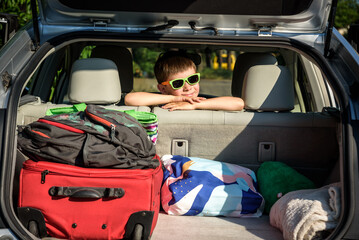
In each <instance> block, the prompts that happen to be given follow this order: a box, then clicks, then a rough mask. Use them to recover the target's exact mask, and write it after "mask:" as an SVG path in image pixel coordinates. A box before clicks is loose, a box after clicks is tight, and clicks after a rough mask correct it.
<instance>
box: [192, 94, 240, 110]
mask: <svg viewBox="0 0 359 240" xmlns="http://www.w3.org/2000/svg"><path fill="white" fill-rule="evenodd" d="M194 107H195V109H207V110H225V111H240V110H242V109H243V107H244V102H243V100H242V99H241V98H237V97H216V98H209V99H206V100H203V101H201V102H199V103H194Z"/></svg>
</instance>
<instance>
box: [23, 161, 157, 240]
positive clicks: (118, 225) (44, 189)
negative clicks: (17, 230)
mask: <svg viewBox="0 0 359 240" xmlns="http://www.w3.org/2000/svg"><path fill="white" fill-rule="evenodd" d="M156 157H157V156H156ZM158 160H159V159H158ZM159 161H160V160H159ZM162 179H163V172H162V165H161V164H160V166H159V167H157V168H156V169H98V168H96V169H95V168H82V167H77V166H72V165H66V164H61V163H53V162H46V161H39V162H34V161H32V160H27V161H25V162H24V165H23V169H22V170H21V176H20V193H19V208H18V214H19V218H20V220H21V221H22V222H23V224H24V225H25V226H26V227H28V229H29V230H30V232H35V233H36V234H38V236H39V237H45V236H51V237H57V238H62V239H122V238H126V239H127V238H135V239H136V238H138V239H148V238H149V237H150V235H151V234H152V231H153V229H154V227H155V225H156V222H157V217H158V212H159V207H160V188H161V184H162ZM45 225H46V227H45Z"/></svg>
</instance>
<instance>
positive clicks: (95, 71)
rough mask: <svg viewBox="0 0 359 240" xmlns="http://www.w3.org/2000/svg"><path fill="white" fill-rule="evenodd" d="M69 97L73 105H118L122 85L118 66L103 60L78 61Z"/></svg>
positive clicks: (73, 69) (73, 71) (70, 85)
mask: <svg viewBox="0 0 359 240" xmlns="http://www.w3.org/2000/svg"><path fill="white" fill-rule="evenodd" d="M68 95H69V100H70V102H71V103H82V102H84V103H88V104H114V103H118V102H119V101H120V100H121V83H120V78H119V75H118V70H117V67H116V64H115V63H114V62H113V61H111V60H108V59H102V58H87V59H79V60H76V61H75V62H74V64H73V66H72V71H71V76H70V84H69V92H68Z"/></svg>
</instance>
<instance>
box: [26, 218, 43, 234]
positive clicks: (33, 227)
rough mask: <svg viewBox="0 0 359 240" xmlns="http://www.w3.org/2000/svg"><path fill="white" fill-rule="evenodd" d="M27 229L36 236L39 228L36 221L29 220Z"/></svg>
mask: <svg viewBox="0 0 359 240" xmlns="http://www.w3.org/2000/svg"><path fill="white" fill-rule="evenodd" d="M28 230H29V232H31V233H32V234H33V235H35V236H36V237H39V236H40V234H39V228H38V227H37V223H36V221H29V226H28Z"/></svg>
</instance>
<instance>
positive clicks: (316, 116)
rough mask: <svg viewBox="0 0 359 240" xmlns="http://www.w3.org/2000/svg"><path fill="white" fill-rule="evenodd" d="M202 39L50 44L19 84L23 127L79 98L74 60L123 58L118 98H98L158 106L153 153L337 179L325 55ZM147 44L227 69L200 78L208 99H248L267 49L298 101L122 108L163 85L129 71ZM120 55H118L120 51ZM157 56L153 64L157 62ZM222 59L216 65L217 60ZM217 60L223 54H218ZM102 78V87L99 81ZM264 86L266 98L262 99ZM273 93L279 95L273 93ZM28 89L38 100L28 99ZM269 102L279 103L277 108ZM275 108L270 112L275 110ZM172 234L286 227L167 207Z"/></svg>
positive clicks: (334, 113)
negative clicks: (176, 212) (225, 107)
mask: <svg viewBox="0 0 359 240" xmlns="http://www.w3.org/2000/svg"><path fill="white" fill-rule="evenodd" d="M196 41H198V42H199V43H198V44H197V43H193V42H192V41H190V40H189V39H188V38H186V37H185V36H184V37H183V38H182V39H181V41H179V40H172V39H171V37H164V38H163V39H162V38H159V40H154V41H148V42H147V43H146V44H143V43H141V40H138V39H131V38H123V37H121V35H119V36H118V38H117V39H113V40H110V39H102V38H99V39H96V38H95V37H89V38H87V39H86V38H83V39H81V40H76V39H72V40H70V39H69V41H68V42H67V41H64V42H63V43H62V44H61V45H59V46H56V45H55V46H56V47H55V48H52V47H50V46H47V47H46V48H47V50H44V52H48V51H49V50H52V54H50V55H48V56H45V54H43V55H41V56H38V58H37V61H34V62H33V66H32V67H33V68H35V67H36V71H34V74H32V75H29V76H28V77H27V78H26V79H24V81H23V83H22V84H23V85H22V86H21V85H19V87H20V88H22V89H23V90H22V93H21V98H20V99H19V100H20V102H19V107H18V109H17V125H18V126H23V125H26V124H29V123H31V122H33V121H36V120H37V119H38V118H40V117H43V116H45V114H46V111H47V110H48V109H52V108H59V107H68V106H72V104H74V102H72V100H70V99H69V95H68V94H69V90H68V86H69V85H70V81H71V77H70V76H71V74H70V73H71V67H72V63H73V62H74V61H75V60H76V59H78V58H79V57H80V56H81V57H84V58H87V57H90V58H93V57H101V58H108V59H112V60H114V61H115V60H116V59H119V60H120V61H118V62H116V63H117V64H118V69H119V74H120V81H121V87H122V90H121V91H122V98H121V101H120V102H119V103H118V104H108V103H106V102H103V103H101V100H100V99H97V101H100V102H99V103H97V104H98V105H100V106H104V107H105V108H109V109H117V110H128V109H135V110H139V111H148V112H153V113H155V114H156V115H157V118H158V124H159V127H158V129H159V133H158V141H157V143H156V152H157V154H158V155H159V156H163V155H165V154H172V155H184V156H189V157H201V158H205V159H211V160H216V161H221V162H227V163H232V164H237V165H240V166H243V167H247V168H249V169H251V170H253V171H254V172H257V170H258V168H259V167H260V166H261V164H262V163H263V162H268V161H277V162H282V163H285V164H287V165H289V166H290V167H292V168H294V169H295V170H296V171H298V172H299V173H300V174H302V175H303V176H305V177H307V178H308V179H310V180H311V181H312V182H313V183H314V184H315V187H316V188H320V187H322V186H325V185H327V184H331V183H339V184H340V181H341V180H340V175H341V173H340V167H338V166H340V158H341V147H340V146H341V144H342V142H341V131H340V123H341V122H340V118H338V110H337V109H338V107H339V105H338V101H337V99H336V98H335V95H336V93H335V91H334V90H333V89H332V88H331V85H330V83H329V82H328V81H327V76H326V75H325V72H324V71H323V69H321V68H320V67H321V63H320V62H318V61H317V60H320V57H318V56H316V55H315V53H314V52H312V53H311V54H304V53H303V52H302V51H299V49H300V45H299V46H293V45H290V44H289V43H288V42H286V41H282V42H280V41H278V42H277V43H268V42H266V41H259V42H257V43H256V44H254V45H256V46H253V44H251V45H252V46H248V45H246V44H245V43H246V41H247V40H244V41H243V42H241V41H236V42H234V41H233V40H232V39H231V38H227V39H226V38H224V39H221V40H216V41H213V40H210V39H207V38H206V37H203V38H199V39H197V40H196ZM44 48H45V47H44ZM96 48H97V50H96ZM119 49H121V51H122V50H123V49H128V50H130V52H131V55H130V62H128V61H127V60H126V59H127V57H124V56H122V55H121V53H120V52H121V51H118V52H117V50H119ZM149 49H152V50H153V51H154V55H155V56H158V54H159V53H161V52H164V51H166V50H167V49H181V50H183V51H187V52H188V53H191V54H194V55H196V56H199V57H200V59H201V63H200V64H199V65H198V69H199V71H203V72H205V71H209V70H208V69H210V70H211V69H212V71H213V72H216V71H217V72H221V73H222V76H218V75H217V76H212V77H211V76H210V75H207V77H206V75H205V74H204V75H203V76H204V77H203V78H202V80H201V86H202V88H201V94H202V96H206V97H207V98H211V97H215V96H225V95H233V96H240V97H243V98H244V100H245V101H246V98H245V96H242V94H243V91H244V90H243V89H242V88H243V85H242V84H243V82H241V79H242V78H243V76H244V73H245V72H246V71H247V70H248V69H249V66H248V65H247V63H248V62H251V66H254V65H258V64H259V65H261V64H264V63H262V62H261V61H262V60H261V56H263V55H266V56H268V54H269V55H270V57H271V58H273V59H275V61H274V62H271V63H265V64H271V65H273V66H278V65H279V66H283V67H285V68H286V69H287V70H288V71H289V72H290V73H291V76H292V78H291V79H290V81H291V82H292V83H293V84H292V85H291V86H292V89H287V90H285V92H286V91H293V95H292V96H293V99H292V100H288V102H289V104H290V102H292V105H293V108H292V110H285V111H281V110H276V109H275V108H276V103H271V100H270V97H268V99H264V101H265V102H266V103H265V104H264V105H268V106H269V107H268V108H267V110H266V111H262V110H260V109H259V110H256V109H255V106H246V107H245V110H243V111H232V112H226V111H211V110H188V111H174V112H169V111H167V110H164V109H162V108H160V107H158V106H154V107H146V106H139V107H131V106H125V105H124V103H123V97H124V96H125V95H126V93H128V92H130V91H149V92H153V91H156V88H155V86H156V82H155V80H154V78H153V76H151V73H143V72H136V69H135V68H134V69H133V68H132V65H133V64H134V65H136V64H138V62H136V61H139V60H140V61H141V60H143V59H144V57H143V55H142V58H141V57H140V58H138V54H140V53H143V52H145V53H147V54H148V51H149ZM53 50H54V51H53ZM115 52H116V53H118V54H114V53H115ZM108 53H110V54H108ZM229 55H233V56H235V61H234V62H233V64H232V65H231V63H230V61H231V60H228V59H229V58H228V56H229ZM139 56H141V55H139ZM147 56H148V55H147ZM155 58H156V57H154V58H152V60H151V59H149V60H147V61H148V62H150V61H153V59H155ZM215 58H216V59H217V60H216V61H217V62H216V61H214V59H215ZM219 58H222V59H221V60H218V59H219ZM40 59H41V61H40ZM126 61H127V62H126ZM132 61H134V62H132ZM218 62H219V65H218ZM214 63H216V64H217V68H218V69H217V70H213V65H214ZM224 63H227V65H226V64H224ZM152 64H153V62H152ZM124 66H125V67H124ZM243 71H244V72H243ZM126 74H127V75H126ZM133 74H134V75H133ZM141 74H142V76H141ZM145 74H147V75H145ZM226 74H227V75H226ZM241 74H242V75H241ZM268 77H269V76H268ZM98 84H101V80H100V79H99V83H98ZM264 88H265V87H263V86H258V93H257V94H258V98H259V99H260V98H262V97H263V93H262V90H263V89H264ZM95 89H96V88H95ZM78 90H79V91H81V89H78ZM97 94H98V93H97V92H96V90H95V91H91V92H88V93H87V95H92V96H93V97H94V98H97V96H96V95H97ZM253 94H256V93H255V92H253ZM267 94H268V93H267ZM273 94H274V95H275V94H279V93H275V92H274V90H273V93H272V95H273ZM30 95H31V96H36V97H35V98H31V97H30V98H29V96H30ZM19 97H20V95H19ZM247 97H248V96H247ZM248 101H250V100H248ZM285 101H287V100H285ZM271 104H274V106H270V105H271ZM286 104H287V102H286ZM269 108H272V110H268V109H269ZM27 158H28V157H26V156H25V157H24V156H23V155H22V154H20V153H19V151H18V153H17V158H16V165H17V167H16V170H15V176H14V179H13V181H14V185H13V200H14V201H13V202H14V204H13V208H14V209H16V206H17V199H18V189H17V184H18V181H19V180H18V178H19V172H20V169H21V167H22V166H21V164H22V162H23V161H24V160H26V159H27ZM281 181H285V180H284V179H281ZM274 184H275V183H274ZM298 190H299V189H298ZM24 227H26V226H24ZM332 230H333V229H331V231H332ZM331 231H329V232H328V233H327V235H329V234H330V233H331ZM165 238H166V239H168V238H171V239H238V238H241V239H282V238H283V236H282V233H281V231H280V230H278V229H277V228H275V227H273V226H272V225H271V224H270V218H269V215H268V213H266V214H263V216H261V217H258V218H233V217H220V216H219V217H198V216H170V215H167V214H166V213H165V212H163V210H162V211H161V212H160V215H159V218H158V222H157V226H156V228H155V230H154V232H153V235H152V239H165Z"/></svg>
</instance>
